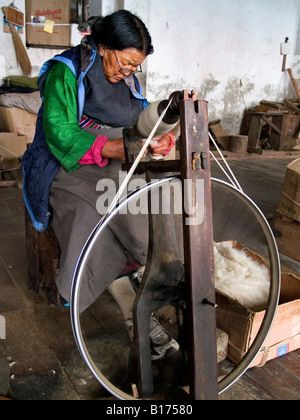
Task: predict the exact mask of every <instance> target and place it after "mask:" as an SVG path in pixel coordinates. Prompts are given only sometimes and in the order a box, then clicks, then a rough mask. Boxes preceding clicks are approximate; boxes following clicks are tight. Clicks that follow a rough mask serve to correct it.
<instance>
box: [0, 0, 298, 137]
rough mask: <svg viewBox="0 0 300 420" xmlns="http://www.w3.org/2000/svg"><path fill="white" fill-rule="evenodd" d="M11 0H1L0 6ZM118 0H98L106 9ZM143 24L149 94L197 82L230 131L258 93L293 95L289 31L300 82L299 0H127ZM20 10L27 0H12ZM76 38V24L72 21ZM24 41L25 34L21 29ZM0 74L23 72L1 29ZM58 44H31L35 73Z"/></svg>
mask: <svg viewBox="0 0 300 420" xmlns="http://www.w3.org/2000/svg"><path fill="white" fill-rule="evenodd" d="M8 3H9V2H7V1H5V0H0V5H1V6H3V5H7V4H8ZM121 3H122V2H120V1H116V0H102V11H103V13H104V14H106V13H110V12H111V11H113V10H114V9H116V7H117V6H120V4H121ZM123 3H124V7H125V8H126V9H129V10H131V11H133V12H135V13H137V14H138V15H139V16H140V17H141V18H142V19H143V20H144V22H145V23H146V25H147V26H148V28H149V30H150V32H151V35H152V38H153V44H154V47H155V53H154V54H153V55H151V56H149V57H148V59H147V60H146V61H147V62H146V63H145V66H144V70H145V72H144V74H143V78H142V81H143V84H144V85H145V87H146V89H145V90H146V95H147V97H148V99H149V100H155V99H161V98H165V97H168V95H169V94H170V93H171V92H172V91H174V90H182V89H189V90H190V89H196V90H197V91H198V92H199V98H201V99H206V100H207V101H208V102H209V118H210V119H215V118H220V119H221V121H222V126H223V127H224V128H225V129H226V130H227V131H228V132H230V133H238V132H239V127H240V122H241V119H242V116H243V112H244V109H245V108H248V107H250V106H253V105H255V104H257V103H258V102H259V101H260V100H262V99H267V100H271V101H282V100H283V99H284V98H285V97H292V98H293V97H295V93H294V90H293V87H292V85H291V82H290V79H289V76H288V74H287V72H286V73H282V71H281V67H282V56H281V55H280V43H282V42H284V40H285V37H289V39H290V42H291V43H292V44H293V55H292V56H290V57H288V60H287V66H291V67H292V69H293V70H294V75H295V77H296V78H297V79H299V82H300V33H299V28H300V25H299V23H300V2H299V0H124V2H123ZM15 5H16V6H17V7H18V8H20V9H21V10H22V11H24V10H25V0H15ZM73 32H74V36H73V43H75V44H76V42H77V40H78V41H79V40H80V37H76V36H75V35H76V27H74V28H73ZM22 37H23V40H24V41H25V34H23V35H22ZM0 45H1V48H0V79H1V78H3V77H4V76H6V75H10V74H21V70H20V68H19V67H18V65H17V62H16V59H15V54H14V49H13V44H12V39H11V35H10V34H4V33H3V30H2V28H1V29H0ZM58 52H59V50H49V49H40V48H30V49H28V54H29V57H30V59H31V62H32V65H33V72H32V76H35V75H37V74H38V72H39V69H40V67H41V65H42V64H43V62H44V61H46V60H47V59H48V58H50V57H52V56H53V55H54V54H57V53H58Z"/></svg>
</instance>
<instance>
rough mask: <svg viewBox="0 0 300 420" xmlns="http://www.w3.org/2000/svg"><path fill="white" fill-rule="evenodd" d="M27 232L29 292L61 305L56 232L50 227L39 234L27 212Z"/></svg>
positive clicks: (58, 249)
mask: <svg viewBox="0 0 300 420" xmlns="http://www.w3.org/2000/svg"><path fill="white" fill-rule="evenodd" d="M25 232H26V259H27V265H28V275H29V279H28V287H29V290H31V291H32V292H33V293H35V294H36V295H38V296H43V295H46V297H47V299H48V301H49V303H51V304H54V305H59V304H60V303H61V296H60V294H59V292H58V290H57V287H56V283H55V279H56V276H57V274H58V270H59V257H60V248H59V244H58V241H57V239H56V236H55V233H54V230H53V229H52V228H51V227H48V229H47V230H46V232H43V233H42V232H38V231H37V230H36V229H34V227H33V224H32V222H31V219H30V216H29V213H28V211H27V210H25Z"/></svg>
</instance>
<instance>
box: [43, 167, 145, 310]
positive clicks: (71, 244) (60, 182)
mask: <svg viewBox="0 0 300 420" xmlns="http://www.w3.org/2000/svg"><path fill="white" fill-rule="evenodd" d="M120 170H121V163H120V162H118V161H111V163H110V164H109V165H108V166H106V167H104V168H100V167H98V166H97V165H86V166H83V167H81V168H79V169H78V170H76V171H75V172H73V173H67V172H66V171H65V170H64V169H63V168H61V169H60V170H59V171H58V173H57V175H56V177H55V179H54V181H53V184H52V187H51V196H50V204H51V207H52V208H53V218H52V226H53V228H54V231H55V233H56V236H57V239H58V242H59V245H60V248H61V258H60V270H59V274H58V277H57V280H56V283H57V286H58V290H59V292H60V294H61V295H62V296H63V298H64V299H66V300H67V301H69V299H70V291H71V284H72V278H73V274H74V270H75V267H76V263H77V260H78V258H79V256H80V253H81V250H82V248H83V246H84V245H85V243H86V241H87V239H88V237H89V236H90V234H91V232H92V231H93V229H94V227H95V226H96V225H97V223H98V222H99V220H100V219H101V216H102V215H101V214H99V212H98V211H97V207H96V203H97V200H98V199H99V196H100V195H101V194H102V193H101V192H99V191H97V190H96V186H97V183H98V182H99V181H100V180H103V179H111V180H113V181H115V183H116V186H117V188H118V184H119V171H120ZM147 252H148V217H147V215H144V214H137V215H133V214H130V213H129V212H128V214H122V215H120V216H119V215H118V216H116V217H115V218H114V219H113V220H112V221H111V222H110V223H109V226H108V228H106V229H105V230H104V231H103V233H102V235H101V237H100V238H99V240H98V242H97V244H96V245H95V247H94V249H93V252H92V254H91V258H90V260H89V262H88V264H87V269H86V273H85V275H84V277H83V281H82V285H81V290H80V309H81V310H84V309H86V308H87V307H89V306H90V305H91V304H92V303H93V302H94V301H95V300H96V299H97V298H98V297H99V296H100V295H101V293H103V291H104V290H105V289H106V288H107V287H108V286H109V284H110V283H111V282H112V281H113V280H114V279H115V278H117V277H118V276H119V275H120V274H121V273H122V271H123V270H124V268H125V266H126V264H127V262H128V261H136V262H138V263H139V264H141V265H144V264H145V262H146V258H147Z"/></svg>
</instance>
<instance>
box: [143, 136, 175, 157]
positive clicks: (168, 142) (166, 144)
mask: <svg viewBox="0 0 300 420" xmlns="http://www.w3.org/2000/svg"><path fill="white" fill-rule="evenodd" d="M152 140H154V141H155V142H156V144H155V143H154V141H153V143H152V144H151V145H150V146H149V151H150V153H151V155H152V156H163V155H165V154H166V152H168V151H169V150H170V148H171V147H172V146H173V138H172V136H171V135H170V134H168V133H166V134H164V135H162V136H160V137H154V138H153V139H152Z"/></svg>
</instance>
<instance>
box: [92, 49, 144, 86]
mask: <svg viewBox="0 0 300 420" xmlns="http://www.w3.org/2000/svg"><path fill="white" fill-rule="evenodd" d="M99 54H100V56H101V57H102V64H103V71H104V75H105V78H106V80H108V81H109V82H111V83H118V82H120V80H123V79H124V78H125V77H126V76H129V75H130V74H132V73H134V72H135V71H136V70H137V69H138V67H139V65H140V64H142V62H143V61H144V60H145V58H146V56H145V55H144V53H142V52H141V51H139V50H137V49H135V48H126V49H124V50H121V51H118V50H110V49H108V48H105V47H103V46H102V45H100V46H99Z"/></svg>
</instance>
